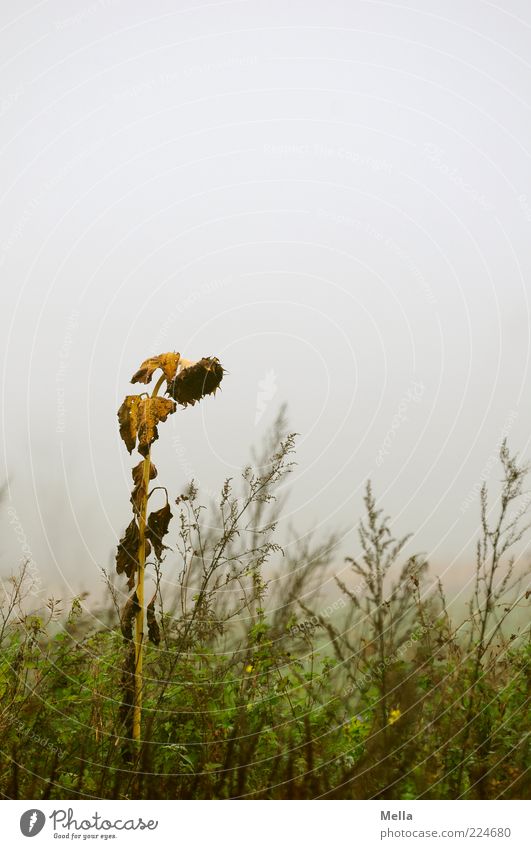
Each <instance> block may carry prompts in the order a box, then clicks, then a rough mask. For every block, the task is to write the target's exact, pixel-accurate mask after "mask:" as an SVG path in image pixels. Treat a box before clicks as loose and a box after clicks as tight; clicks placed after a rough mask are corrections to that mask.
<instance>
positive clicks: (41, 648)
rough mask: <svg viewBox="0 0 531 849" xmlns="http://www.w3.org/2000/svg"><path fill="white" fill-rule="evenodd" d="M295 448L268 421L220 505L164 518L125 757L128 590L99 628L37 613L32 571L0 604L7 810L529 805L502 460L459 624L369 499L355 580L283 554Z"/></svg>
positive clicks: (329, 562) (517, 480)
mask: <svg viewBox="0 0 531 849" xmlns="http://www.w3.org/2000/svg"><path fill="white" fill-rule="evenodd" d="M294 443H295V438H294V436H293V435H287V434H285V423H284V421H283V420H282V419H281V418H280V419H279V421H278V422H277V427H276V429H275V432H274V433H273V434H272V435H271V440H270V444H269V445H268V446H266V453H265V454H264V456H263V457H257V458H255V462H254V463H253V466H252V467H249V468H247V469H245V470H244V471H243V474H242V479H241V480H240V482H239V485H236V484H235V483H234V482H233V481H227V482H226V483H225V485H224V486H223V488H222V491H221V493H220V498H219V501H218V503H217V505H215V506H211V507H209V508H208V509H206V508H205V507H203V506H202V503H201V496H200V493H199V492H198V491H197V490H196V488H195V486H194V485H191V486H190V488H189V490H188V491H187V492H186V493H185V494H184V495H182V496H180V497H179V498H178V499H177V510H175V513H176V515H175V517H174V520H173V523H172V526H171V530H170V536H171V535H173V536H171V539H170V541H169V545H171V550H168V551H166V552H163V555H165V556H164V557H163V562H159V561H155V562H153V563H151V565H148V572H150V574H151V578H152V580H153V582H154V586H155V588H156V590H157V596H156V597H157V603H156V605H155V609H154V611H153V614H152V621H151V627H152V628H154V629H156V636H157V639H158V640H159V641H158V644H154V643H150V644H148V645H147V647H146V657H145V662H144V704H143V711H144V713H143V727H142V738H143V739H142V742H141V744H140V745H138V744H137V743H136V742H134V741H132V740H131V739H130V734H129V732H128V730H127V729H128V728H129V723H128V711H130V705H129V704H128V701H127V693H128V692H130V690H129V691H128V682H127V676H128V674H129V673H128V671H127V663H126V656H127V651H128V648H127V642H126V641H124V635H123V622H122V623H121V622H120V617H121V616H122V618H123V613H121V611H122V610H123V600H124V598H125V595H126V593H125V588H124V587H122V586H121V585H119V584H115V583H114V580H113V579H111V577H110V576H106V580H107V582H108V587H109V590H110V592H111V598H112V600H113V604H112V605H110V606H109V608H108V609H98V610H95V609H94V608H93V607H91V606H90V603H89V602H90V599H87V598H85V597H80V598H75V599H74V600H73V601H71V602H70V603H69V605H68V609H67V610H66V611H65V612H64V613H62V612H61V611H60V607H61V606H62V605H60V604H59V603H58V602H56V601H54V600H53V599H49V600H47V602H46V603H45V605H42V604H40V605H39V604H38V603H37V602H36V601H35V594H34V589H35V587H34V583H35V581H34V575H33V574H32V569H31V564H25V565H24V566H23V567H22V571H21V572H20V574H18V575H17V576H15V577H12V578H10V579H9V580H6V581H5V582H4V599H3V605H2V620H1V623H0V641H1V655H0V793H1V794H2V796H3V797H4V798H11V799H46V798H52V799H65V798H69V799H73V798H87V797H88V798H91V797H94V798H113V799H120V798H126V799H128V798H153V799H154V798H163V799H167V798H200V799H203V798H215V799H220V798H241V797H243V798H268V799H271V798H290V799H305V798H317V797H319V798H348V799H367V798H394V799H418V798H436V799H439V798H452V799H453V798H468V799H476V798H480V799H484V798H503V799H514V798H524V797H525V796H526V794H527V793H528V791H529V786H528V784H527V783H526V780H527V779H528V775H529V773H528V771H527V770H528V765H529V737H528V734H529V683H530V664H529V660H530V651H529V628H528V627H527V628H526V625H525V624H522V623H525V622H526V618H525V617H526V612H527V615H528V607H527V605H528V601H527V597H528V595H529V593H527V594H526V590H525V581H526V575H525V574H524V572H523V570H522V568H521V563H520V562H519V561H517V562H516V563H515V562H514V561H513V560H512V559H511V550H512V548H513V546H515V544H516V543H518V542H520V540H521V539H523V534H524V533H525V531H526V504H527V498H526V494H525V489H524V486H525V479H526V469H525V468H522V467H521V466H520V465H519V464H518V462H517V460H516V459H515V458H514V457H512V456H511V455H510V454H509V451H508V449H507V446H506V445H505V444H504V445H503V447H502V449H501V452H500V462H501V469H502V471H503V482H502V486H501V491H500V493H497V495H496V498H495V499H493V504H492V506H491V505H490V504H489V501H488V498H487V490H486V488H484V489H483V491H482V494H481V499H480V526H479V531H478V536H479V541H478V548H477V561H476V577H475V584H474V585H473V587H472V593H471V599H470V605H469V608H468V612H467V613H466V614H465V615H464V616H463V617H462V618H461V619H459V621H455V620H454V619H453V618H452V617H451V616H450V614H449V612H448V610H447V605H446V600H445V597H444V592H443V590H442V587H441V585H440V584H438V583H437V582H436V581H434V578H433V576H432V575H431V573H430V572H429V568H428V564H427V563H426V562H425V559H424V558H423V557H422V556H415V555H409V554H407V555H406V552H407V551H408V550H409V548H410V539H409V537H405V538H402V539H395V538H394V536H393V534H392V532H391V527H390V522H389V520H388V518H387V517H386V516H385V515H384V514H383V513H382V512H381V510H380V509H379V507H378V506H377V501H376V499H375V497H374V495H373V493H372V490H371V487H370V485H368V486H367V489H366V492H365V517H364V519H363V520H362V522H361V523H360V525H359V540H360V546H359V548H360V554H359V556H358V557H356V558H352V559H351V560H350V561H349V562H348V568H346V569H345V568H344V564H341V569H340V570H339V569H338V566H337V562H336V554H335V540H334V539H333V538H330V539H326V540H321V541H319V542H314V541H312V539H311V537H305V538H304V539H303V540H302V541H299V542H296V540H295V539H294V540H293V541H290V542H289V544H286V546H285V551H282V550H281V549H280V546H279V544H278V542H277V541H276V538H275V524H276V522H277V519H278V517H279V515H281V512H282V509H283V504H284V502H283V496H282V493H283V491H284V490H283V488H282V486H283V484H284V482H285V478H286V476H287V475H288V474H289V471H290V469H291V462H292V458H293V450H294ZM493 517H495V518H493ZM334 571H337V572H340V574H341V577H340V578H338V579H336V580H335V582H334V580H332V579H331V576H332V575H333V574H334ZM325 577H326V580H325ZM161 581H162V588H161ZM32 599H33V602H32ZM62 604H64V602H63V603H62ZM156 642H157V640H155V643H156Z"/></svg>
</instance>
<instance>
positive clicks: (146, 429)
mask: <svg viewBox="0 0 531 849" xmlns="http://www.w3.org/2000/svg"><path fill="white" fill-rule="evenodd" d="M175 409H176V405H175V402H174V401H170V399H169V398H159V397H155V398H141V399H140V404H139V407H138V450H139V451H140V453H141V454H142V455H143V456H144V457H147V455H148V452H149V449H150V446H151V445H152V443H153V442H155V440H156V439H158V437H159V432H158V430H157V425H158V423H159V422H165V421H166V419H167V418H168V416H169V415H170V414H171V413H174V412H175Z"/></svg>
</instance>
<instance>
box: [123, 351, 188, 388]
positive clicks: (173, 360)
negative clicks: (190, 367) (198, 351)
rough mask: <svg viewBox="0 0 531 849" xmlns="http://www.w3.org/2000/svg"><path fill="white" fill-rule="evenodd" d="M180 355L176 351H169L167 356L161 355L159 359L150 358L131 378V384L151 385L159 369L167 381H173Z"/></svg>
mask: <svg viewBox="0 0 531 849" xmlns="http://www.w3.org/2000/svg"><path fill="white" fill-rule="evenodd" d="M180 358H181V355H180V354H177V353H176V352H175V351H169V352H168V353H166V354H159V355H158V356H157V357H150V358H149V359H147V360H144V362H143V363H142V365H141V366H140V368H139V369H138V371H136V372H135V373H134V375H133V376H132V378H131V383H151V378H152V377H153V373H154V372H155V371H156V370H157V369H158V368H160V369H162V371H163V372H164V377H165V378H166V380H173V378H174V377H175V374H176V372H177V366H178V365H179V360H180Z"/></svg>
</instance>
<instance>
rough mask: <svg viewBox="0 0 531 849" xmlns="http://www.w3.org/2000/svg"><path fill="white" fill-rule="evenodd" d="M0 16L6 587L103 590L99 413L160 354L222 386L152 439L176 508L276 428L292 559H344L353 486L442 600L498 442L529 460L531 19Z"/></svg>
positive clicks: (478, 9) (434, 2)
mask: <svg viewBox="0 0 531 849" xmlns="http://www.w3.org/2000/svg"><path fill="white" fill-rule="evenodd" d="M0 16H1V21H0V24H1V28H0V45H1V49H0V56H1V57H2V58H1V65H2V71H1V87H2V89H1V97H0V123H1V127H2V131H1V152H0V163H1V168H2V181H1V198H0V267H1V279H2V299H3V304H4V306H3V309H2V313H1V316H0V345H1V349H2V361H3V363H4V367H5V371H4V377H3V380H4V395H3V406H2V412H3V422H2V424H3V435H4V441H3V445H2V450H3V460H4V463H5V469H4V472H3V477H4V478H6V477H8V476H9V478H10V480H11V486H10V492H9V496H8V500H7V501H6V502H4V509H3V511H2V517H1V522H2V525H1V526H2V529H3V530H2V537H1V539H2V550H1V552H0V556H1V561H2V571H3V573H6V572H7V571H8V570H9V568H10V567H12V565H13V564H14V563H15V562H16V561H17V560H18V559H19V558H20V555H21V543H22V544H25V545H26V547H27V548H28V549H29V550H30V551H31V553H32V556H33V558H34V560H35V563H36V564H37V566H38V568H39V570H40V571H41V572H42V575H43V576H44V578H45V579H46V581H49V582H50V584H54V583H57V584H59V583H60V582H61V581H62V580H66V581H67V582H69V583H70V584H71V585H72V587H74V588H78V587H79V585H80V584H81V583H82V584H83V585H84V586H88V585H90V584H91V583H92V581H93V577H94V576H95V575H96V573H97V569H98V568H99V566H100V565H107V564H108V562H109V554H110V552H111V551H112V549H113V547H114V544H115V540H116V536H117V535H121V533H122V531H123V528H124V527H125V525H126V523H127V522H128V521H129V505H128V493H129V470H130V467H131V465H132V459H131V458H130V457H129V455H128V454H127V452H126V450H125V448H124V446H123V444H122V443H121V442H120V440H119V437H118V434H117V428H116V410H117V408H118V406H119V404H120V403H121V400H122V398H123V396H124V394H126V393H127V392H128V388H129V384H128V380H129V377H130V376H131V374H132V373H133V371H134V370H135V369H136V368H137V367H138V365H139V364H140V362H141V361H142V360H143V359H144V358H145V357H147V356H149V355H152V354H156V353H159V352H161V351H166V350H178V351H180V352H181V353H182V354H183V355H184V356H186V357H188V358H191V359H197V358H199V357H200V356H202V355H207V354H213V355H217V356H218V357H219V358H220V359H221V361H222V362H223V364H224V365H225V367H226V368H227V369H228V370H229V372H230V375H228V376H227V377H226V379H225V382H224V389H223V392H222V394H221V395H220V396H218V397H217V398H216V399H215V400H212V399H209V400H207V401H206V402H205V403H204V404H202V405H200V406H198V407H196V408H194V409H188V410H187V411H186V412H178V413H177V414H176V415H175V416H174V417H173V418H172V419H170V420H169V424H168V423H167V424H166V425H164V426H163V427H162V428H161V439H160V440H159V442H158V443H157V445H156V448H155V451H154V459H155V462H156V463H157V465H158V466H159V467H160V470H161V477H160V482H161V483H165V484H167V485H168V486H169V487H170V490H171V491H172V492H173V493H175V494H177V492H178V491H180V488H181V487H182V486H183V484H184V482H185V481H186V480H187V479H189V478H190V477H192V476H195V477H196V478H198V479H199V481H200V482H201V485H202V486H203V487H204V489H205V491H207V492H208V491H210V490H212V489H217V488H218V487H219V485H220V484H221V482H222V480H223V478H224V477H225V476H227V475H234V474H235V473H236V470H237V469H239V468H240V467H241V466H242V464H243V463H244V462H245V461H246V460H247V458H248V448H249V446H250V445H251V444H252V443H253V442H254V443H256V442H259V441H260V439H261V437H262V436H263V434H264V432H265V431H266V429H267V427H268V425H270V423H271V421H272V419H273V418H274V416H275V413H276V411H277V409H278V406H279V404H280V403H281V402H283V401H287V402H288V403H289V413H290V422H291V425H292V427H293V429H294V430H297V431H299V432H300V434H301V436H300V440H299V452H298V464H299V465H298V467H297V469H296V471H295V473H294V475H293V476H292V478H291V480H290V486H291V490H292V494H291V498H290V501H289V506H290V511H289V515H288V518H289V520H290V521H292V522H294V523H295V524H296V526H297V527H298V528H299V530H300V531H301V533H304V532H306V531H307V530H308V529H309V528H310V527H313V528H315V527H317V528H319V529H320V530H322V531H323V532H326V531H327V530H331V529H332V528H333V527H336V526H337V527H340V528H342V529H344V530H347V532H348V530H349V528H350V529H351V530H350V532H348V533H347V536H346V537H345V539H344V543H343V546H342V551H343V552H344V553H346V552H350V551H354V550H356V536H355V533H354V531H353V530H352V528H353V526H354V523H355V522H356V521H357V518H358V516H359V515H360V512H361V494H362V489H363V486H364V482H365V480H366V478H367V477H368V476H371V477H372V478H373V481H374V486H375V491H376V493H377V495H378V496H379V497H380V498H381V500H382V504H383V506H384V507H385V509H386V510H387V511H388V512H389V513H391V514H392V515H393V517H394V519H395V528H396V531H397V533H400V534H401V533H405V532H407V531H409V530H412V531H415V539H414V546H415V548H417V549H420V550H424V551H426V552H427V553H428V554H429V556H430V559H431V561H432V563H433V565H434V569H435V570H436V571H438V572H439V573H441V574H446V576H447V579H448V580H449V581H451V579H452V576H456V575H457V576H459V575H460V574H461V570H462V569H463V568H465V569H469V567H470V564H471V561H472V556H473V545H474V540H475V537H476V533H477V526H478V521H477V517H478V508H477V498H476V497H475V495H474V497H473V499H471V498H470V493H471V492H473V491H474V488H476V489H477V487H478V482H480V480H481V477H482V476H484V477H486V478H488V479H489V480H491V481H495V480H496V478H497V477H498V470H497V467H496V466H495V465H494V463H493V456H495V454H496V452H497V446H498V444H499V442H500V440H501V439H502V437H503V435H504V433H508V434H509V437H510V443H511V445H512V446H513V448H514V450H519V451H520V450H521V451H522V452H523V454H524V455H529V450H528V447H529V435H530V433H531V410H530V392H529V351H530V345H529V327H530V324H529V297H528V295H529V280H530V279H531V274H530V264H531V255H530V251H529V243H530V238H529V237H530V230H531V185H530V176H531V169H530V139H531V108H530V104H531V75H530V65H531V61H530V57H531V51H530V48H531V9H530V8H529V5H528V3H526V2H524V0H505V2H502V3H498V4H495V3H489V2H480V0H467V2H466V3H463V2H457V0H444V2H442V0H412V2H409V3H408V4H403V3H401V2H394V0H390V2H359V0H349V2H339V0H328V2H323V0H304V2H302V0H301V1H300V2H293V0H289V1H288V2H286V0H282V2H277V0H269V1H268V2H267V3H265V2H256V0H255V1H254V2H253V0H249V2H247V0H243V2H211V3H206V2H192V0H189V2H179V0H178V2H176V1H175V0H150V2H139V0H127V2H125V0H101V2H97V0H94V2H66V0H50V2H46V1H44V2H40V3H35V4H30V3H24V4H20V3H15V2H9V0H4V2H3V3H2V6H1V10H0ZM8 509H9V512H8ZM338 565H341V558H339V557H338ZM467 574H468V573H467Z"/></svg>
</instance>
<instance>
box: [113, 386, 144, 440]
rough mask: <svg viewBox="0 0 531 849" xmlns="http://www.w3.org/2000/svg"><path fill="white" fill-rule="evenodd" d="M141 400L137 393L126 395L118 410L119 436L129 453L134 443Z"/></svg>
mask: <svg viewBox="0 0 531 849" xmlns="http://www.w3.org/2000/svg"><path fill="white" fill-rule="evenodd" d="M141 401H142V398H140V396H139V395H126V397H125V398H124V401H123V404H122V406H121V407H120V409H119V410H118V423H119V425H120V436H121V437H122V439H123V441H124V442H125V444H126V446H127V450H128V451H129V453H131V451H132V450H133V448H134V447H135V445H136V436H137V433H138V423H139V411H140V403H141Z"/></svg>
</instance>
